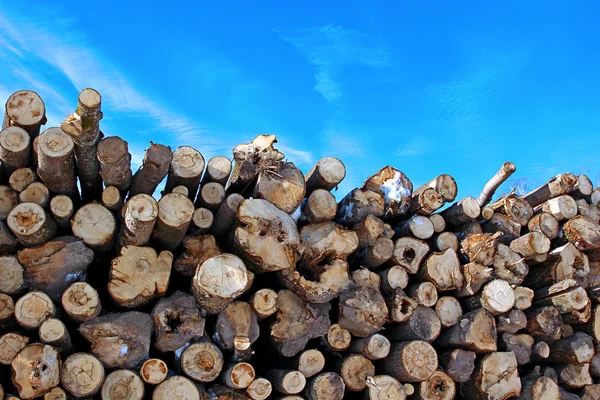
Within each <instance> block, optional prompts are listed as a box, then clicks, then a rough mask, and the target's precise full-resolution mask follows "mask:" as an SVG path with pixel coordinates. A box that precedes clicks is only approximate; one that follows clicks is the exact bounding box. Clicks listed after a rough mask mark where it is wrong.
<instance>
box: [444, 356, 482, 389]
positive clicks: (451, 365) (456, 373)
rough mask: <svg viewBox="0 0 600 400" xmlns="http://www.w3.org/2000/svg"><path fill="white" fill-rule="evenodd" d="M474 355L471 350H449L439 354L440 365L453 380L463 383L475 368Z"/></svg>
mask: <svg viewBox="0 0 600 400" xmlns="http://www.w3.org/2000/svg"><path fill="white" fill-rule="evenodd" d="M475 356H476V354H475V352H473V351H467V350H463V349H454V350H449V351H447V352H445V353H441V354H440V355H439V360H440V366H441V367H442V369H443V370H444V372H446V373H447V374H448V376H450V378H452V379H453V380H454V381H455V382H458V383H464V382H466V381H468V380H469V378H470V377H471V375H472V374H473V371H474V370H475Z"/></svg>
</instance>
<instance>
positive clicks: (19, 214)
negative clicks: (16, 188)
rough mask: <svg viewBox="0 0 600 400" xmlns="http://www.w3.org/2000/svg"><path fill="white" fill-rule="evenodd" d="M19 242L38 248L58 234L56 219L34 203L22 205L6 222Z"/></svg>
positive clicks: (11, 213)
mask: <svg viewBox="0 0 600 400" xmlns="http://www.w3.org/2000/svg"><path fill="white" fill-rule="evenodd" d="M6 222H7V224H8V227H9V228H10V230H11V231H12V232H13V234H14V235H15V236H16V237H17V239H18V240H19V242H21V243H22V244H24V245H26V246H36V245H38V244H42V243H45V242H47V241H48V240H50V239H52V238H53V237H54V235H55V234H56V223H55V222H54V219H52V217H51V216H50V214H48V213H47V212H46V211H45V210H44V209H43V208H42V207H40V206H39V205H37V204H34V203H21V204H19V205H17V206H16V207H15V208H13V209H12V211H11V212H10V214H9V215H8V218H7V220H6Z"/></svg>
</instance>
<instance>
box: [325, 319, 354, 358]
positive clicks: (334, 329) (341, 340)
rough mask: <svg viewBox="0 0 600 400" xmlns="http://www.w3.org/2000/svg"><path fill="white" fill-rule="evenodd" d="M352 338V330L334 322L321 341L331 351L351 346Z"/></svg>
mask: <svg viewBox="0 0 600 400" xmlns="http://www.w3.org/2000/svg"><path fill="white" fill-rule="evenodd" d="M351 339H352V336H351V335H350V331H348V330H347V329H344V328H342V327H341V326H340V325H339V324H332V325H331V326H330V327H329V330H328V331H327V333H326V334H325V336H323V337H322V338H321V343H323V345H324V346H325V348H326V349H328V350H330V351H345V350H347V349H348V348H349V347H350V340H351Z"/></svg>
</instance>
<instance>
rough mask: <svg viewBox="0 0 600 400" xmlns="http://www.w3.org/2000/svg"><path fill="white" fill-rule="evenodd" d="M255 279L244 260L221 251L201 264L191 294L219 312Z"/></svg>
mask: <svg viewBox="0 0 600 400" xmlns="http://www.w3.org/2000/svg"><path fill="white" fill-rule="evenodd" d="M253 278H254V275H253V274H252V273H251V272H249V271H248V270H247V269H246V266H245V265H244V262H243V261H242V260H241V259H239V258H238V257H236V256H234V255H233V254H219V255H216V256H214V257H211V258H209V259H207V260H206V261H204V262H203V263H202V264H200V265H199V266H198V268H197V269H196V274H195V275H194V278H193V280H192V294H193V295H194V296H195V297H196V302H198V305H200V307H202V308H203V309H204V310H205V311H206V312H207V313H209V314H218V313H220V312H221V311H223V310H224V309H225V308H226V307H227V305H228V304H229V303H231V302H232V301H233V300H235V299H236V298H237V297H239V296H240V295H241V294H242V293H243V292H244V291H245V290H246V289H247V288H248V287H249V285H250V284H251V282H252V280H253Z"/></svg>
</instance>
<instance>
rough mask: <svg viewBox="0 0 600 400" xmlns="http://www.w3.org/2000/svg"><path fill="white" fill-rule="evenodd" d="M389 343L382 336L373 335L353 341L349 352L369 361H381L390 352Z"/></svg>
mask: <svg viewBox="0 0 600 400" xmlns="http://www.w3.org/2000/svg"><path fill="white" fill-rule="evenodd" d="M390 346H391V344H390V341H389V340H388V338H386V337H385V336H383V335H380V334H378V333H375V334H373V335H371V336H368V337H366V338H361V339H354V340H352V342H351V343H350V351H352V352H353V353H360V354H362V355H363V356H365V357H367V358H368V359H369V360H381V359H384V358H386V357H387V356H388V354H389V352H390Z"/></svg>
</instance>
